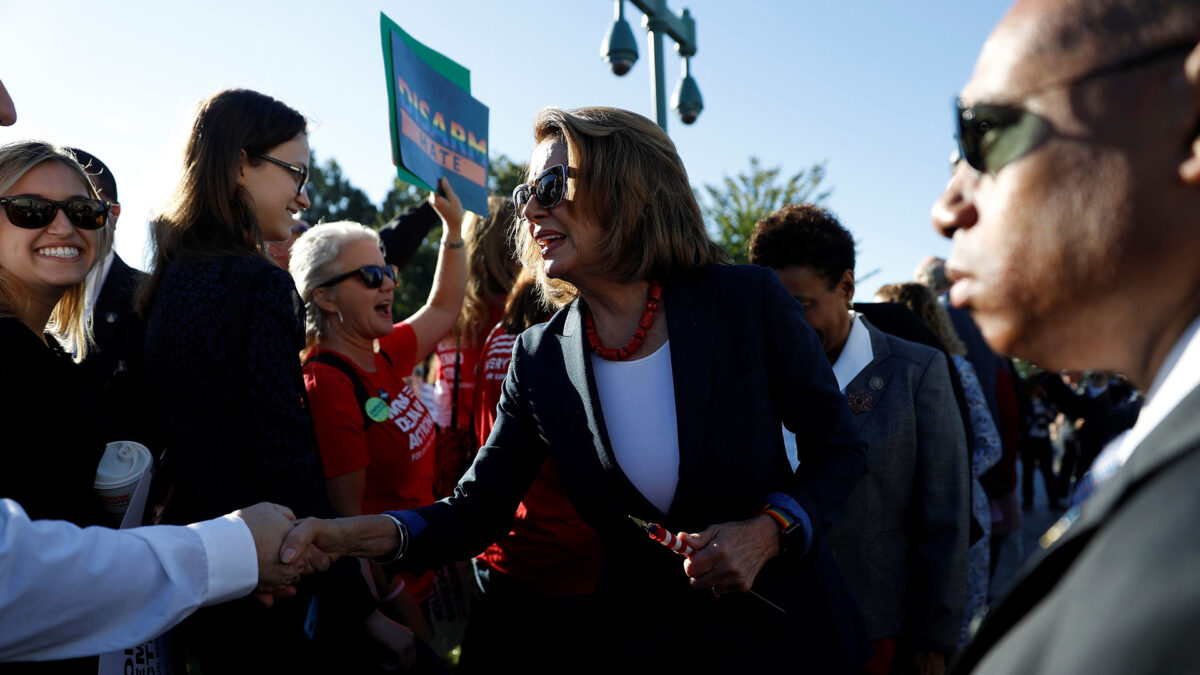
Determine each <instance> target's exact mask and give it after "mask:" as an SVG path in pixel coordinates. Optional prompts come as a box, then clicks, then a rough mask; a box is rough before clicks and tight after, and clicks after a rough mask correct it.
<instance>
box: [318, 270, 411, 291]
mask: <svg viewBox="0 0 1200 675" xmlns="http://www.w3.org/2000/svg"><path fill="white" fill-rule="evenodd" d="M355 275H358V278H359V279H360V280H361V281H362V282H363V286H366V287H367V288H379V287H380V286H382V285H383V278H384V277H387V278H389V279H391V280H392V283H396V276H397V272H396V266H395V265H367V266H366V267H360V268H358V269H356V270H350V271H349V272H346V273H345V274H339V275H337V276H336V277H334V278H332V279H330V280H329V281H326V282H325V283H323V284H321V285H320V288H329V287H330V286H336V285H337V284H340V283H342V282H343V281H345V280H347V279H349V278H350V277H352V276H355Z"/></svg>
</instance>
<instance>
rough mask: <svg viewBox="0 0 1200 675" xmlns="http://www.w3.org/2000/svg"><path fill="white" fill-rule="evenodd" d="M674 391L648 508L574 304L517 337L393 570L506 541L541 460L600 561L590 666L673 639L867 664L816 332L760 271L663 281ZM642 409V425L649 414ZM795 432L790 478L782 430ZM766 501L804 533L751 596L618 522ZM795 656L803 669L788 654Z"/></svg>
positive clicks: (701, 514)
mask: <svg viewBox="0 0 1200 675" xmlns="http://www.w3.org/2000/svg"><path fill="white" fill-rule="evenodd" d="M664 304H665V308H666V320H667V329H668V338H669V340H670V350H671V363H672V370H673V377H674V383H675V408H676V418H677V423H678V433H679V481H678V486H677V488H676V492H675V497H674V501H673V503H672V505H671V508H670V510H669V512H667V513H662V512H660V511H659V510H658V509H657V508H655V507H654V506H653V505H652V504H650V503H649V502H648V501H647V500H646V499H645V498H644V497H643V496H642V495H641V493H639V492H638V490H637V489H636V488H635V487H634V486H633V485H632V483H630V481H629V480H628V478H626V476H625V475H624V473H623V472H622V471H621V468H620V466H619V465H618V464H617V462H616V460H615V457H614V455H613V451H612V448H611V445H610V443H609V440H608V433H607V429H606V427H605V421H604V415H603V412H602V410H601V409H600V399H599V396H598V394H597V390H596V383H595V378H594V375H593V372H592V368H591V365H590V359H589V354H590V350H589V348H588V345H587V341H586V339H585V336H584V330H583V316H584V311H585V309H586V304H585V303H584V301H582V300H576V301H575V302H573V303H571V304H570V305H569V306H567V307H566V308H564V309H563V310H562V311H560V312H558V313H557V314H556V315H555V316H554V317H553V318H552V319H551V320H550V321H549V322H547V323H545V324H542V325H540V326H535V327H533V328H531V329H529V330H527V331H525V332H524V333H522V334H521V336H520V338H519V339H518V341H517V344H516V345H515V347H514V350H513V360H512V363H511V365H510V368H509V372H508V377H507V379H506V380H505V384H504V390H503V393H502V397H501V400H500V403H499V406H498V417H497V420H496V425H495V426H494V427H493V429H492V433H491V436H490V437H489V438H488V440H487V443H486V444H485V445H484V446H483V447H482V448H481V449H480V451H479V454H478V456H477V458H476V460H475V462H474V464H473V465H472V467H471V469H470V470H469V471H468V472H467V474H466V476H464V477H463V479H462V481H461V482H460V483H459V485H458V487H457V488H456V490H455V493H454V494H453V495H452V496H451V497H449V498H447V499H446V500H443V501H441V502H439V503H437V504H434V505H432V506H429V507H426V508H423V509H419V510H418V514H419V515H420V516H421V517H423V518H424V519H425V521H426V522H427V523H428V526H427V527H426V528H425V529H424V530H423V531H421V532H420V533H419V534H418V535H417V536H416V537H415V538H414V541H413V543H412V545H411V546H410V547H409V552H408V553H406V555H405V560H404V561H403V563H402V564H403V565H404V566H405V567H429V566H434V565H437V564H441V563H444V562H446V561H449V560H454V559H461V558H466V557H469V556H472V555H475V554H476V553H478V552H479V551H481V550H483V548H484V547H485V546H486V545H487V544H489V543H491V542H492V541H494V540H495V539H497V538H498V537H500V536H502V535H504V534H505V533H507V532H508V530H509V529H510V526H511V522H512V514H513V512H514V510H515V509H516V506H517V504H518V502H519V501H520V499H521V497H522V496H523V495H524V494H525V492H526V491H527V490H528V488H529V485H530V483H531V482H532V481H533V478H534V476H535V475H536V474H537V473H538V469H539V467H540V466H541V464H542V462H543V461H544V459H545V458H546V456H547V455H549V457H550V458H551V459H552V460H553V461H554V464H555V468H556V469H557V470H558V473H559V475H560V476H561V478H562V483H563V488H564V492H565V493H566V495H567V497H568V498H569V499H570V500H571V502H572V504H573V505H574V506H575V508H576V510H577V511H578V512H579V514H580V516H582V517H583V519H584V520H585V521H587V522H588V523H589V524H590V525H591V526H592V527H594V528H595V529H596V531H597V532H598V533H599V535H600V537H601V540H602V542H603V544H604V547H605V552H606V563H605V568H604V570H603V571H602V573H601V580H600V582H599V590H598V592H599V593H600V594H601V596H604V597H607V598H609V599H612V600H613V602H612V603H611V604H610V605H609V607H610V608H611V610H612V612H613V622H614V623H612V624H610V625H612V626H614V627H615V626H619V627H620V629H619V630H616V631H615V632H614V634H613V635H611V636H607V637H606V643H607V644H609V645H611V646H613V648H612V649H610V650H607V653H605V654H604V655H603V658H605V659H611V660H612V661H613V664H614V665H627V666H633V667H637V668H638V669H639V672H654V671H657V670H660V669H665V668H666V667H667V665H666V662H665V661H664V659H666V658H668V656H669V655H668V654H667V652H669V651H670V650H669V649H668V650H664V648H663V645H664V643H663V640H668V642H667V643H666V644H668V645H676V646H683V645H682V643H675V642H670V641H669V640H671V639H673V638H678V639H681V640H682V639H685V640H686V648H687V650H688V652H689V654H691V655H692V656H693V657H695V658H697V659H707V661H706V663H708V664H709V665H711V666H712V667H713V669H714V670H722V669H724V668H746V667H750V668H751V669H753V667H754V665H755V664H758V665H760V666H764V667H765V666H768V665H779V664H781V663H783V662H784V661H785V660H786V661H788V662H793V661H794V662H795V663H803V664H804V665H806V666H808V667H812V668H815V670H813V672H833V673H836V672H857V671H858V670H859V669H861V667H862V664H863V663H864V662H865V660H866V657H867V655H868V653H869V646H868V643H867V640H866V636H865V633H864V631H863V628H862V625H861V621H860V619H859V618H858V614H857V611H856V609H855V607H854V604H853V601H852V599H851V598H850V596H849V592H848V590H847V588H846V586H845V582H844V581H843V580H842V578H841V575H840V573H839V572H838V571H837V568H836V566H835V565H834V563H833V560H832V556H831V554H830V553H829V549H828V547H827V545H826V544H825V542H824V532H825V531H826V530H827V529H828V527H829V525H830V523H831V522H832V519H833V517H834V515H835V514H836V512H837V511H838V509H839V508H840V506H841V504H842V502H843V501H844V500H845V499H846V496H847V495H848V494H849V493H850V491H851V490H852V489H853V487H854V484H855V482H856V481H857V480H858V478H859V477H860V476H861V475H862V474H863V473H864V472H865V470H866V461H865V446H864V444H863V442H862V441H861V440H860V439H859V437H858V434H857V433H856V431H855V429H854V422H853V420H852V418H851V415H850V411H849V409H848V407H847V405H846V401H845V398H844V397H843V396H842V395H841V393H840V392H839V391H838V387H837V382H836V380H835V379H834V377H833V372H832V369H831V368H830V366H829V363H828V360H827V359H826V357H825V354H824V352H823V351H822V350H821V347H820V344H819V342H818V340H817V337H816V334H815V333H814V332H813V331H812V329H811V328H809V327H808V325H807V324H806V323H804V320H803V316H802V311H801V309H800V306H799V304H798V303H796V302H795V300H793V299H792V298H791V296H789V295H788V293H787V291H786V290H785V289H784V288H783V286H782V284H780V283H779V280H778V277H777V276H776V275H775V274H774V273H773V272H771V271H770V270H767V269H763V268H757V267H748V266H717V267H711V268H708V269H706V270H703V271H702V272H700V273H698V274H696V275H694V276H693V277H691V278H688V279H685V280H679V281H675V282H671V283H664ZM646 414H647V415H653V414H655V411H654V410H647V411H646ZM781 422H783V423H784V424H785V425H786V426H787V427H788V428H789V429H791V430H792V431H793V432H795V433H797V434H798V439H799V443H798V446H799V448H800V458H801V464H800V468H799V469H798V471H797V472H796V473H794V474H793V473H792V471H791V469H790V465H789V464H788V460H787V457H786V455H785V452H784V448H783V442H782V438H781V435H780V433H779V426H780V423H781ZM772 492H785V493H787V494H788V495H790V496H791V497H792V498H793V499H795V500H796V502H797V503H798V504H800V505H801V506H802V507H803V509H804V511H805V512H806V514H807V515H808V517H809V518H810V520H811V522H812V524H813V526H814V541H813V542H812V545H811V547H809V548H808V549H807V552H805V551H791V552H785V553H784V554H782V555H780V556H778V557H776V558H775V559H773V560H771V561H769V562H768V563H767V565H766V566H764V568H763V569H762V571H761V572H760V574H759V576H758V578H757V580H756V582H755V590H756V591H758V592H759V593H760V594H762V595H763V596H766V597H768V598H769V599H770V600H771V601H772V602H774V603H775V604H777V605H779V606H781V607H782V608H783V609H785V610H786V614H784V613H780V612H779V611H777V610H775V609H772V608H770V607H769V606H768V605H767V604H766V603H763V602H761V601H759V600H758V599H756V598H753V597H752V596H748V595H745V596H723V597H721V598H714V597H712V596H711V595H709V594H702V593H697V592H694V591H692V590H690V588H689V586H688V584H687V578H686V576H685V575H684V573H683V570H682V561H681V560H680V558H679V557H678V556H676V555H675V554H673V553H672V552H670V551H668V550H667V549H665V548H663V547H662V546H660V545H658V544H656V543H654V542H652V541H650V540H649V539H648V538H647V537H646V535H645V533H643V532H641V531H640V530H639V529H637V528H636V527H635V526H634V525H633V524H632V523H631V522H630V521H629V519H628V518H627V516H628V515H636V516H639V517H641V518H644V519H646V520H654V521H658V522H660V523H662V524H663V525H665V526H666V527H667V528H668V529H670V530H672V531H678V530H687V531H692V532H697V531H700V530H702V529H704V528H705V527H707V526H709V525H713V524H717V523H722V522H729V521H741V520H746V519H748V518H751V517H753V516H754V515H755V514H757V513H758V511H759V509H761V508H762V506H763V505H764V503H766V500H767V495H768V494H770V493H772ZM797 659H799V660H797Z"/></svg>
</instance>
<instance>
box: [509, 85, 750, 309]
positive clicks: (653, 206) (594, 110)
mask: <svg viewBox="0 0 1200 675" xmlns="http://www.w3.org/2000/svg"><path fill="white" fill-rule="evenodd" d="M533 140H534V141H535V142H536V143H542V142H544V141H554V140H558V141H561V142H563V143H565V144H566V146H567V163H568V165H569V166H570V167H571V170H572V172H573V174H572V176H571V177H570V178H569V179H568V180H567V191H566V194H565V195H564V199H563V202H562V205H561V206H560V207H558V208H567V209H571V211H572V212H577V213H582V214H585V215H586V216H587V217H590V218H591V219H592V220H593V221H594V222H596V223H597V224H598V225H599V226H600V228H601V229H602V230H603V234H602V235H601V237H600V242H599V244H598V246H599V249H598V250H597V251H596V252H595V255H594V256H593V260H592V263H593V270H594V272H595V273H596V274H600V275H604V276H608V277H609V278H611V279H613V280H614V281H617V282H621V283H634V282H636V281H642V280H656V281H670V280H673V279H676V278H678V277H681V276H684V275H686V274H688V273H690V272H693V271H696V270H698V269H701V268H704V267H708V266H710V265H715V264H717V263H721V262H725V261H726V259H727V258H726V255H725V252H724V251H723V250H722V249H721V247H720V246H718V245H717V244H716V243H715V242H713V241H712V240H711V239H710V238H709V237H708V232H707V231H706V230H705V228H704V220H703V217H702V216H701V214H700V205H699V204H697V203H696V196H695V194H694V193H693V192H692V186H691V184H690V183H689V182H688V177H687V170H686V169H684V167H683V160H681V159H680V158H679V153H678V152H676V150H675V144H674V143H672V142H671V139H670V137H669V136H667V134H666V132H665V131H663V130H662V129H661V128H659V126H658V125H657V124H655V123H654V122H651V121H650V120H648V119H646V118H645V117H642V116H641V115H638V114H637V113H632V112H629V111H628V110H621V109H620V108H606V107H591V108H577V109H575V110H570V111H566V110H562V109H560V108H553V107H551V108H544V109H542V110H541V112H539V113H538V114H537V117H536V118H535V119H534V123H533ZM529 178H530V179H531V180H532V178H534V177H533V176H530V177H529ZM519 215H520V214H518V216H519ZM513 237H514V239H515V241H516V249H517V253H518V255H519V256H520V259H521V263H522V264H523V265H524V266H525V267H527V268H528V269H530V270H532V271H533V272H534V276H535V277H536V279H537V282H538V286H539V288H540V289H541V292H542V296H543V298H544V299H545V300H546V301H547V302H549V303H550V304H552V305H554V306H557V307H561V306H562V305H565V304H566V303H568V302H570V301H571V300H573V299H574V298H575V296H576V295H578V290H577V289H576V288H575V287H574V286H572V285H571V284H569V283H567V282H565V281H561V280H557V279H550V278H547V277H546V275H545V268H544V266H543V265H542V257H541V253H540V251H539V249H538V246H537V243H536V242H535V241H533V238H532V237H531V236H530V233H529V228H528V227H527V226H526V223H525V221H523V220H521V219H520V218H518V219H517V222H516V224H515V226H514V232H513Z"/></svg>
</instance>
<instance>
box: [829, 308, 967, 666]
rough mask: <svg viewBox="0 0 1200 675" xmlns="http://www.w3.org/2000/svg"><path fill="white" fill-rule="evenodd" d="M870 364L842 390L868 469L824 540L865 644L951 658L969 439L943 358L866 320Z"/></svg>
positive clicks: (962, 566) (963, 559)
mask: <svg viewBox="0 0 1200 675" xmlns="http://www.w3.org/2000/svg"><path fill="white" fill-rule="evenodd" d="M863 322H864V325H865V326H866V327H867V330H868V331H869V333H870V335H871V349H872V351H873V352H874V359H873V360H872V361H871V363H870V365H868V366H867V367H866V368H865V369H863V371H862V372H861V373H859V374H858V375H857V376H855V378H854V380H852V381H851V382H850V384H849V385H848V386H847V387H846V396H847V398H848V399H849V400H850V410H851V412H852V413H854V421H855V423H856V424H857V425H858V432H859V434H861V435H862V437H863V440H865V441H866V442H867V467H868V473H867V475H866V476H864V477H863V478H862V479H861V480H860V481H859V482H858V485H857V486H855V488H854V491H853V492H851V493H850V498H849V499H848V500H847V501H846V505H845V507H844V510H843V513H842V516H841V518H840V519H839V520H838V521H837V523H836V524H835V526H834V528H833V532H832V533H831V535H830V540H829V542H830V546H831V547H832V548H833V554H834V558H835V559H836V560H837V562H838V566H839V567H841V568H842V573H843V574H844V575H845V577H846V581H847V583H848V584H849V585H850V590H851V592H852V593H853V595H854V597H855V599H856V600H857V602H858V606H859V610H860V611H861V612H862V614H863V619H864V621H865V622H866V624H867V633H868V635H870V636H871V638H872V639H879V638H885V637H904V638H907V639H909V640H911V641H912V642H913V643H914V645H915V646H916V647H917V648H921V649H934V650H937V651H941V652H943V653H946V654H949V653H952V652H953V651H954V649H955V647H956V645H957V644H958V640H959V637H960V634H961V631H962V607H963V603H964V601H965V597H966V585H967V583H966V578H967V539H968V535H969V527H970V525H969V523H970V520H969V518H970V488H969V483H968V481H969V470H968V457H967V438H966V433H965V431H964V430H963V425H962V417H961V416H960V415H959V413H958V407H957V405H956V403H955V399H954V391H953V388H952V386H951V382H950V375H949V370H948V367H947V365H946V357H945V356H944V355H943V354H942V353H941V352H939V351H937V350H935V349H932V348H930V347H926V346H924V345H919V344H916V343H914V342H909V341H907V340H901V339H900V338H898V337H895V336H893V335H888V334H887V333H884V332H882V331H880V330H879V329H877V328H875V327H874V326H872V325H871V324H870V322H869V321H866V319H865V318H864V319H863Z"/></svg>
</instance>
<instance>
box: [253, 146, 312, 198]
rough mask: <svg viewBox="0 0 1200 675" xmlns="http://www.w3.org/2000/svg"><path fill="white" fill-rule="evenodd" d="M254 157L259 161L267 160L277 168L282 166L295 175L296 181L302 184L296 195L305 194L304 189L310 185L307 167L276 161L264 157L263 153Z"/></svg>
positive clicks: (280, 160)
mask: <svg viewBox="0 0 1200 675" xmlns="http://www.w3.org/2000/svg"><path fill="white" fill-rule="evenodd" d="M254 156H255V157H257V158H259V159H265V160H267V161H268V162H270V163H272V164H275V165H276V166H282V167H283V168H285V169H287V170H288V171H290V172H291V173H293V174H295V176H296V180H299V181H300V184H299V185H297V186H296V195H297V196H299V195H300V193H301V192H304V187H305V186H306V185H308V169H307V168H306V167H303V166H296V165H295V164H292V163H290V162H285V161H283V160H282V159H275V158H274V157H272V156H270V155H264V154H262V153H258V154H256V155H254Z"/></svg>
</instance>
